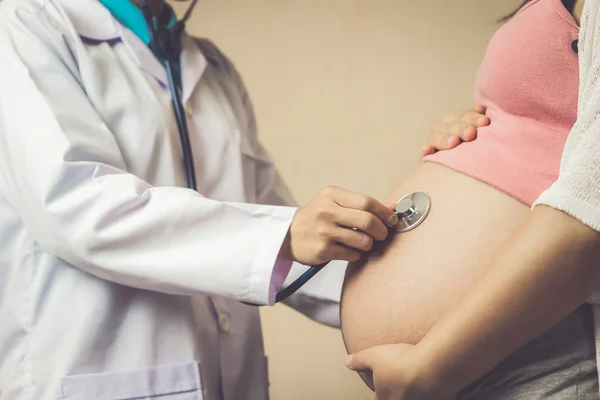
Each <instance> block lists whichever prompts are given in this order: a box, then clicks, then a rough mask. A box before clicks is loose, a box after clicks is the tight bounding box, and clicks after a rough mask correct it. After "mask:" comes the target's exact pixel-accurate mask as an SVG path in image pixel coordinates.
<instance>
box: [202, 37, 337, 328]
mask: <svg viewBox="0 0 600 400" xmlns="http://www.w3.org/2000/svg"><path fill="white" fill-rule="evenodd" d="M197 43H198V45H199V47H200V49H201V50H202V52H203V54H204V55H205V56H206V57H207V58H208V59H209V60H211V61H212V62H213V63H214V64H215V65H216V66H217V68H218V69H219V70H221V71H222V72H224V73H225V74H227V78H228V79H231V80H233V81H234V82H235V83H236V91H237V94H238V95H237V96H235V97H236V98H239V99H241V102H240V104H239V108H240V109H239V110H238V113H237V114H238V115H243V116H245V118H244V119H245V121H244V126H245V128H246V129H245V133H246V137H245V140H246V141H247V144H248V145H249V147H250V149H249V150H250V152H251V153H252V156H253V157H254V158H255V161H256V163H255V165H256V168H257V170H256V176H257V182H256V198H257V199H258V202H259V203H260V204H274V205H282V206H286V205H287V206H289V205H295V204H296V201H295V200H294V197H293V196H292V194H291V192H290V190H289V189H288V187H287V186H286V184H285V182H284V180H283V179H282V178H281V175H280V174H279V172H278V170H277V168H276V167H275V165H274V163H273V161H272V158H271V156H270V155H269V153H268V151H267V150H266V149H265V147H264V146H263V145H262V144H261V143H260V141H259V139H258V134H257V131H258V129H257V123H256V117H255V113H254V109H253V106H252V102H251V99H250V97H249V95H248V91H247V90H246V87H245V85H244V82H243V79H242V77H241V75H240V74H239V73H238V71H237V70H236V68H235V66H234V65H233V63H231V61H230V60H229V59H228V58H227V57H226V56H225V55H224V54H223V53H221V52H220V51H219V49H218V48H217V47H216V46H215V45H214V44H213V43H212V42H210V41H208V40H206V39H197ZM279 261H280V263H279V264H278V267H279V268H278V270H276V271H274V274H273V279H272V292H271V294H272V296H274V295H275V294H276V292H277V291H278V290H280V289H281V288H282V287H285V286H287V285H289V284H290V283H291V282H293V281H294V280H295V279H296V278H297V277H299V276H300V275H301V274H302V273H303V272H305V271H306V270H307V268H308V267H307V266H305V265H302V264H299V263H291V262H287V263H286V261H285V260H281V259H280V260H279ZM290 267H291V269H290ZM346 267H347V262H345V261H333V262H331V263H330V264H329V265H328V266H327V267H326V268H324V269H323V270H322V271H321V272H319V274H318V275H316V276H315V277H314V278H313V279H311V280H310V281H309V282H308V283H307V284H306V285H304V286H303V287H302V288H300V289H299V290H298V291H297V292H296V293H295V294H294V295H292V296H290V297H289V298H288V299H287V300H285V301H284V304H286V305H288V306H290V307H292V308H294V309H296V310H297V311H299V312H300V313H302V314H304V315H305V316H307V317H308V318H311V319H313V320H315V321H317V322H319V323H322V324H324V325H328V326H331V327H339V326H340V322H339V306H340V305H339V302H340V297H341V291H342V284H343V280H344V274H345V271H346ZM284 279H285V283H283V282H284Z"/></svg>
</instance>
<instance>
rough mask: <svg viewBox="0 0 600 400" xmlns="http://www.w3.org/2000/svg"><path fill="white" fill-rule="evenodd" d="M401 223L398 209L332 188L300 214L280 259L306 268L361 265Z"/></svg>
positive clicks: (313, 200)
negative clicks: (375, 245)
mask: <svg viewBox="0 0 600 400" xmlns="http://www.w3.org/2000/svg"><path fill="white" fill-rule="evenodd" d="M397 223H398V217H397V216H396V215H395V214H394V205H385V204H382V203H380V202H378V201H377V200H375V199H373V198H371V197H369V196H366V195H364V194H360V193H355V192H350V191H348V190H345V189H341V188H336V187H328V188H326V189H324V190H323V191H321V193H320V194H319V195H317V196H316V197H315V198H313V199H312V200H310V201H309V202H308V203H306V205H304V206H302V207H300V208H299V209H298V211H296V215H295V216H294V219H293V220H292V224H291V226H290V229H289V232H288V235H287V237H286V239H285V241H284V243H283V246H282V248H281V251H280V254H279V255H280V256H282V257H285V258H287V259H289V260H293V261H297V262H300V263H302V264H304V265H318V264H322V263H325V262H327V261H330V260H345V261H357V260H358V259H359V258H360V257H361V254H362V252H365V251H369V250H371V248H372V246H373V243H374V242H375V241H383V240H385V239H386V237H387V235H388V227H393V226H395V225H396V224H397Z"/></svg>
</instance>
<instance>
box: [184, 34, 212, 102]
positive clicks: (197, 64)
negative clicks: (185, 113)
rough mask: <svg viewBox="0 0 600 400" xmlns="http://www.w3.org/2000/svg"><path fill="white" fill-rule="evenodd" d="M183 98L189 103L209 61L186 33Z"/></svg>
mask: <svg viewBox="0 0 600 400" xmlns="http://www.w3.org/2000/svg"><path fill="white" fill-rule="evenodd" d="M181 66H182V91H183V93H182V100H183V103H184V104H185V103H187V102H188V100H189V99H190V97H191V96H192V93H193V92H194V89H195V88H196V86H197V85H198V82H199V81H200V79H201V78H202V75H203V73H204V71H205V70H206V66H207V61H206V58H205V57H204V54H202V52H201V51H200V49H199V48H198V45H197V44H196V42H195V41H194V39H193V38H191V37H190V36H189V35H187V34H186V33H183V34H182V37H181Z"/></svg>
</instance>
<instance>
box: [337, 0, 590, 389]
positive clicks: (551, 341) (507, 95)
mask: <svg viewBox="0 0 600 400" xmlns="http://www.w3.org/2000/svg"><path fill="white" fill-rule="evenodd" d="M582 8H583V1H581V0H578V1H562V2H561V0H533V1H526V2H525V4H524V5H523V7H521V8H520V10H519V11H518V12H517V13H516V15H514V16H513V17H512V18H511V19H510V21H508V23H506V24H505V25H504V26H503V27H502V28H501V29H500V30H499V31H498V32H497V33H496V35H495V36H494V37H493V38H492V40H491V42H490V44H489V47H488V50H487V53H486V56H485V59H484V61H483V63H482V65H481V69H480V72H479V75H478V78H477V92H476V100H477V102H478V103H481V104H483V105H485V106H486V107H487V112H486V114H487V116H489V118H490V121H491V123H490V124H489V126H486V127H483V128H480V129H479V132H478V138H477V140H475V141H473V142H469V143H464V144H462V145H460V146H458V147H456V148H455V149H452V150H449V151H441V152H437V153H435V154H433V155H429V156H427V157H426V158H425V159H424V161H425V162H424V163H423V164H422V165H421V166H419V168H418V169H417V170H416V171H415V172H414V173H413V174H412V175H411V176H410V177H409V178H408V179H407V180H406V181H405V182H404V183H403V184H401V185H400V187H398V189H397V190H396V191H395V192H394V193H393V194H392V196H391V197H390V198H389V199H388V200H390V201H396V200H397V199H399V198H401V197H402V196H404V195H405V194H407V193H410V192H413V191H424V192H426V193H427V194H428V195H429V196H430V197H431V200H432V205H433V206H432V209H431V213H430V215H429V216H428V218H427V219H426V220H425V222H424V223H423V224H422V225H421V226H420V227H419V228H417V229H416V230H414V231H411V232H408V233H405V234H400V235H395V236H394V237H393V238H392V239H391V240H390V242H389V243H387V244H386V245H385V246H382V247H381V248H380V249H378V250H376V251H374V252H373V253H372V254H371V255H370V256H369V257H368V258H365V259H364V260H362V261H361V262H359V263H356V264H354V265H351V266H350V267H349V268H348V272H347V278H346V283H345V286H344V292H343V295H342V309H341V322H342V331H343V335H344V340H345V343H346V346H347V348H348V351H349V352H350V353H356V352H357V351H360V350H363V349H367V348H371V347H373V346H377V345H380V344H386V343H411V344H416V343H418V342H419V341H420V340H421V339H422V338H423V337H424V336H425V335H426V334H427V333H428V332H429V331H430V329H431V328H432V327H433V326H434V325H435V324H436V323H437V322H438V321H439V320H440V319H441V318H442V317H443V316H444V315H445V314H446V313H447V312H448V311H449V310H451V309H452V308H453V307H455V306H456V305H457V304H458V303H459V301H460V300H461V299H462V298H463V297H464V296H465V295H466V294H467V293H468V292H469V290H470V289H471V287H472V286H473V285H474V284H475V283H476V282H477V281H478V280H480V279H481V278H482V276H483V274H484V273H485V272H486V270H487V267H488V265H490V263H491V262H492V259H493V257H494V256H495V255H496V254H497V253H499V252H501V251H502V248H503V244H504V243H505V242H506V241H507V240H508V239H509V238H510V237H511V236H512V235H513V234H515V232H516V231H517V229H518V228H519V226H520V225H521V224H522V222H523V221H524V220H525V218H526V217H527V216H528V214H529V212H530V211H529V210H530V206H531V205H532V204H533V202H534V201H535V200H536V198H537V197H538V196H540V194H541V193H542V192H543V191H544V190H545V189H547V188H548V187H549V186H550V185H551V184H552V182H554V181H555V180H556V178H557V176H558V172H559V166H560V159H561V154H562V151H563V148H564V145H565V141H566V139H567V136H568V134H569V132H570V130H571V128H572V126H573V124H574V122H575V120H576V116H577V98H578V83H579V75H578V54H577V46H576V44H577V42H576V40H577V39H578V36H579V28H578V22H579V17H580V15H581V11H582ZM459 398H461V399H462V398H464V399H467V398H469V399H470V398H478V399H479V398H480V399H538V398H544V399H578V398H579V399H598V398H599V396H598V380H597V375H596V360H595V354H594V327H593V323H592V316H591V311H590V308H589V306H582V307H580V308H579V309H578V310H577V311H576V312H575V313H573V314H571V315H570V316H569V317H568V318H566V319H565V320H564V321H563V322H562V323H560V324H559V325H557V326H556V327H555V328H553V329H552V330H550V331H548V332H547V333H546V334H545V335H544V336H542V337H540V338H538V339H537V340H535V341H533V342H531V343H530V344H529V345H527V346H525V347H524V348H522V349H521V350H520V351H518V352H517V353H515V354H514V355H513V356H512V357H510V358H509V359H507V360H506V361H505V362H504V363H503V364H501V365H499V366H498V367H497V368H496V369H494V370H493V371H492V372H490V373H489V374H487V375H486V376H485V377H484V378H482V379H480V380H479V381H477V382H475V383H474V384H472V385H471V386H469V387H468V388H467V389H465V390H463V391H462V392H461V394H460V395H459Z"/></svg>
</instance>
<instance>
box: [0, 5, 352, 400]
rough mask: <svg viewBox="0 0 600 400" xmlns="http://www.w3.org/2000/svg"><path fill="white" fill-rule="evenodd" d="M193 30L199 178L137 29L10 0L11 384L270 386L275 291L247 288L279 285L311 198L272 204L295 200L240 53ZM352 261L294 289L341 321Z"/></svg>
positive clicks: (186, 54)
mask: <svg viewBox="0 0 600 400" xmlns="http://www.w3.org/2000/svg"><path fill="white" fill-rule="evenodd" d="M182 46H183V54H182V63H183V101H184V103H185V106H186V109H187V120H188V124H189V128H190V135H191V142H192V148H193V151H194V158H195V163H196V175H197V181H198V186H199V193H200V194H198V193H196V192H193V191H191V190H188V189H186V188H184V187H185V182H186V178H185V171H184V169H183V162H182V156H181V147H180V142H179V136H178V131H177V129H176V124H175V119H174V116H173V113H172V110H171V103H170V96H169V94H168V90H167V89H166V86H165V83H166V76H165V71H164V69H163V68H162V66H161V65H160V63H159V62H158V61H157V60H156V59H155V58H154V56H153V54H152V53H151V52H150V50H149V49H148V48H147V47H146V46H145V45H144V44H143V43H142V42H141V41H140V40H139V39H138V38H137V37H136V36H135V35H134V34H133V33H131V32H130V31H128V30H126V29H124V28H123V27H122V26H121V25H120V24H119V23H118V22H117V21H116V20H115V19H113V17H112V16H111V15H110V13H109V12H108V11H107V10H106V9H105V8H104V7H102V6H101V4H100V3H98V2H97V0H2V1H0V398H1V399H2V400H4V399H7V400H15V399H36V400H37V399H44V400H45V399H57V398H62V399H86V400H94V399H96V400H100V399H103V400H108V399H133V398H136V399H137V398H152V397H153V396H161V397H160V398H161V399H211V400H212V399H226V400H229V399H243V400H259V399H260V400H262V399H266V398H267V397H268V392H267V390H268V383H267V360H266V358H265V356H264V351H263V343H262V337H261V336H262V335H261V326H260V319H259V313H258V309H256V308H253V307H248V306H245V305H242V304H240V303H239V302H238V300H245V301H251V302H258V303H262V304H265V303H267V302H268V301H269V300H268V293H269V286H270V282H271V275H272V270H273V266H274V264H275V262H276V258H277V253H278V251H279V247H280V244H281V242H282V240H283V238H284V235H285V232H286V231H287V229H288V227H289V224H290V222H291V218H292V217H293V215H294V212H295V208H292V207H285V206H279V207H277V206H262V205H256V204H275V205H285V204H292V203H293V200H292V198H291V196H290V194H289V191H288V190H287V188H286V187H285V185H284V184H283V182H282V181H281V179H280V177H279V175H278V174H277V172H276V170H275V168H274V167H273V165H272V163H271V161H270V158H269V157H268V155H267V154H266V152H265V151H264V149H263V148H262V147H261V145H260V144H259V142H258V140H257V136H256V126H255V119H254V115H253V112H252V108H251V105H250V102H249V100H248V97H247V95H246V92H245V89H244V86H243V84H242V82H241V80H240V78H239V76H238V74H237V72H236V71H235V69H234V67H233V66H232V65H231V64H230V63H229V62H228V60H227V59H226V58H225V57H224V56H223V55H222V54H221V53H220V52H219V51H218V50H217V49H216V48H215V47H214V46H213V45H212V44H211V43H210V42H208V41H205V40H198V39H193V38H191V37H189V36H184V37H183V39H182ZM282 134H283V133H282ZM248 203H255V205H252V204H248ZM343 269H344V268H343V265H338V266H337V268H335V267H330V268H329V269H327V270H326V271H324V272H323V274H324V275H323V276H322V277H321V278H320V281H319V280H318V279H317V280H316V281H315V282H314V283H313V284H311V285H309V286H308V287H307V289H306V290H304V291H303V293H300V294H299V295H298V296H295V298H294V299H291V300H290V304H292V305H294V306H296V307H297V308H298V309H299V310H300V311H301V312H304V313H305V314H307V315H309V316H310V317H312V318H315V319H317V320H319V321H321V322H323V323H327V324H329V325H334V326H335V325H336V324H337V323H338V321H337V318H338V313H337V310H338V300H339V294H340V286H341V280H342V275H343ZM301 270H302V267H301V266H295V268H294V272H293V273H292V274H291V276H290V278H289V279H292V278H293V277H295V276H297V275H298V273H299V272H301ZM289 279H288V281H289ZM292 364H293V361H291V360H290V367H291V366H292Z"/></svg>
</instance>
